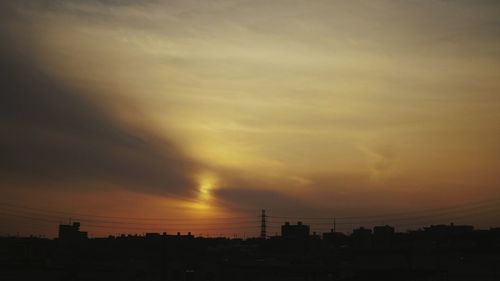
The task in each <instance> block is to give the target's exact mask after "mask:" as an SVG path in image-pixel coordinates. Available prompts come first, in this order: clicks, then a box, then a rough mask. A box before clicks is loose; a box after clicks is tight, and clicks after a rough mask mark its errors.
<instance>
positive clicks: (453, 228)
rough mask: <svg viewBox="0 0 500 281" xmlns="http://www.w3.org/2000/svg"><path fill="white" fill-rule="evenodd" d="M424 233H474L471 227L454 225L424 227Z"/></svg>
mask: <svg viewBox="0 0 500 281" xmlns="http://www.w3.org/2000/svg"><path fill="white" fill-rule="evenodd" d="M424 231H425V232H426V233H431V234H464V233H470V232H472V231H474V227H473V226H472V225H455V224H453V223H451V224H450V225H446V224H439V225H431V226H429V227H424Z"/></svg>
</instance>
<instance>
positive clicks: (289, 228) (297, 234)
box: [281, 221, 310, 239]
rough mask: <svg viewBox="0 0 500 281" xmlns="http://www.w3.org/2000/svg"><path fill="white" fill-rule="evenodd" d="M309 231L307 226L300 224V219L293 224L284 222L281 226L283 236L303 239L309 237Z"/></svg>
mask: <svg viewBox="0 0 500 281" xmlns="http://www.w3.org/2000/svg"><path fill="white" fill-rule="evenodd" d="M309 231H310V230H309V226H308V225H305V224H302V222H301V221H299V222H297V224H295V225H293V224H290V223H289V222H285V224H284V225H282V226H281V236H282V237H283V238H290V239H304V238H307V237H309Z"/></svg>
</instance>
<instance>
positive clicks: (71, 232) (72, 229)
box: [59, 222, 88, 241]
mask: <svg viewBox="0 0 500 281" xmlns="http://www.w3.org/2000/svg"><path fill="white" fill-rule="evenodd" d="M87 236H88V234H87V232H84V231H80V223H79V222H74V223H73V224H60V225H59V240H63V241H79V240H84V239H87V238H88V237H87Z"/></svg>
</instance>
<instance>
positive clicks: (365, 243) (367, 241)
mask: <svg viewBox="0 0 500 281" xmlns="http://www.w3.org/2000/svg"><path fill="white" fill-rule="evenodd" d="M351 245H352V247H353V248H357V249H366V248H370V247H371V245H372V230H371V229H368V228H364V227H360V228H357V229H354V230H353V231H352V235H351Z"/></svg>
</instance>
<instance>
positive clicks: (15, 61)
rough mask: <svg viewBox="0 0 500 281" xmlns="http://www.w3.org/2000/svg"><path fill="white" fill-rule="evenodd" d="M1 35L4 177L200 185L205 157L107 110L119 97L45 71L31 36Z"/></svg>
mask: <svg viewBox="0 0 500 281" xmlns="http://www.w3.org/2000/svg"><path fill="white" fill-rule="evenodd" d="M2 6H4V7H6V6H5V5H2ZM0 8H2V7H0ZM9 20H12V18H10V19H8V18H3V19H2V20H1V21H0V23H1V22H4V21H5V22H8V21H9ZM0 43H1V44H0V46H1V47H0V100H1V102H0V154H1V155H2V157H0V177H1V178H2V180H4V181H14V182H19V181H21V182H24V183H26V184H27V185H30V183H31V184H33V183H38V182H46V183H47V182H48V183H57V184H65V186H67V187H70V185H79V184H82V183H83V184H85V183H94V182H105V183H109V184H111V185H117V186H123V187H126V188H132V189H135V190H139V191H144V192H153V193H160V194H169V195H177V196H188V195H189V194H190V193H191V192H192V191H193V190H194V186H195V183H194V182H193V181H194V180H193V178H192V176H191V175H192V174H193V173H194V171H195V170H196V169H197V167H198V165H197V164H196V163H195V162H194V161H192V160H190V159H189V158H188V157H186V156H185V155H184V154H183V152H182V151H181V150H180V149H179V147H177V146H176V145H175V144H174V143H172V142H170V141H169V140H165V139H163V138H162V137H160V136H159V134H157V133H156V132H155V130H154V128H153V129H145V128H142V127H141V128H138V127H136V126H132V125H130V124H128V123H126V122H123V121H121V120H120V119H118V118H116V117H115V116H113V115H112V114H111V113H109V112H108V111H107V110H106V107H107V106H109V105H110V104H112V103H113V102H114V101H113V100H103V99H101V100H90V99H88V98H86V96H88V95H86V94H85V93H84V92H81V91H79V90H76V89H74V88H72V87H71V86H68V85H67V84H66V83H63V82H62V81H59V80H58V79H57V78H54V77H52V76H50V75H48V74H46V73H44V71H42V70H41V68H40V67H39V66H38V63H37V62H36V60H35V59H34V56H33V55H32V54H31V50H30V48H28V47H22V46H27V45H29V44H25V42H24V43H23V44H21V45H22V46H21V47H20V46H19V44H16V45H15V47H14V46H9V45H13V44H14V41H13V40H12V37H11V36H10V34H9V32H8V31H6V29H4V28H0ZM134 113H135V112H133V111H131V112H130V114H134ZM70 183H71V184H70Z"/></svg>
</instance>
